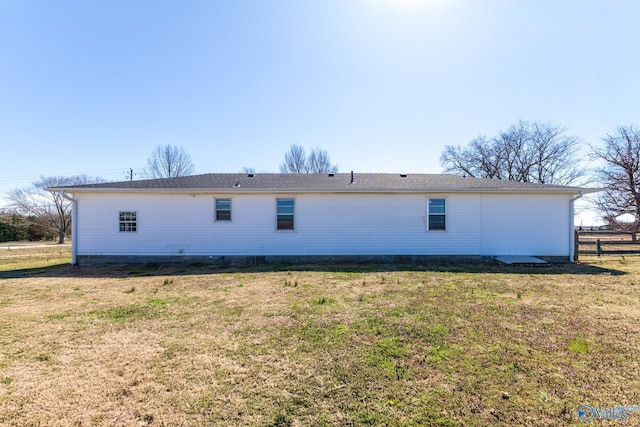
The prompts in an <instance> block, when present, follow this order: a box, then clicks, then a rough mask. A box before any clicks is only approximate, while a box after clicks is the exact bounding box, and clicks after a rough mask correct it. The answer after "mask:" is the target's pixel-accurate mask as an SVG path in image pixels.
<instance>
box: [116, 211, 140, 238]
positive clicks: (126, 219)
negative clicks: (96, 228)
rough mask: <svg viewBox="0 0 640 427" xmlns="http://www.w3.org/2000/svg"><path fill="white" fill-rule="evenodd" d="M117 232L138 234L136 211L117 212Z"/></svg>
mask: <svg viewBox="0 0 640 427" xmlns="http://www.w3.org/2000/svg"><path fill="white" fill-rule="evenodd" d="M118 232H119V233H137V232H138V211H118Z"/></svg>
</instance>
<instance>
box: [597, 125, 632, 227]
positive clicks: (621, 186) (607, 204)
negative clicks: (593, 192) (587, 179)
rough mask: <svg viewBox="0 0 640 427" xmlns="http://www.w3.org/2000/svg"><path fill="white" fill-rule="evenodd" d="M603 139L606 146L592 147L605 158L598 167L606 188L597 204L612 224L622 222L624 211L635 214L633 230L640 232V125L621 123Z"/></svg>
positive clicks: (600, 182)
mask: <svg viewBox="0 0 640 427" xmlns="http://www.w3.org/2000/svg"><path fill="white" fill-rule="evenodd" d="M602 141H603V142H604V147H602V148H594V147H591V154H592V156H593V157H594V158H595V159H599V160H601V161H602V162H603V165H602V167H600V168H598V169H596V170H595V173H596V177H597V180H598V182H599V184H600V185H601V186H602V188H603V190H602V192H601V193H600V194H599V196H598V197H597V199H596V205H597V207H598V209H599V210H600V211H601V212H602V214H603V216H604V219H605V220H607V221H608V222H609V223H610V224H618V225H619V221H618V218H619V217H620V216H621V215H624V214H627V215H631V216H632V217H633V218H634V221H633V222H632V228H633V230H632V231H635V232H640V129H638V128H637V127H634V126H633V125H629V126H619V127H618V129H617V132H616V133H614V134H613V135H609V134H607V136H606V137H605V138H603V139H602Z"/></svg>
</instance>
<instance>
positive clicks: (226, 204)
mask: <svg viewBox="0 0 640 427" xmlns="http://www.w3.org/2000/svg"><path fill="white" fill-rule="evenodd" d="M216 209H218V210H227V211H229V210H231V199H216Z"/></svg>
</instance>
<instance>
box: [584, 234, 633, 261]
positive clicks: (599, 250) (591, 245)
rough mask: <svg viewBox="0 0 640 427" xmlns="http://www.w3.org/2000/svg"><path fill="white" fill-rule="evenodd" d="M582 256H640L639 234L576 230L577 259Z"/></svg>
mask: <svg viewBox="0 0 640 427" xmlns="http://www.w3.org/2000/svg"><path fill="white" fill-rule="evenodd" d="M580 255H597V256H599V257H600V256H604V255H640V240H638V233H627V232H619V231H604V230H576V232H575V258H576V260H577V259H578V258H579V256H580Z"/></svg>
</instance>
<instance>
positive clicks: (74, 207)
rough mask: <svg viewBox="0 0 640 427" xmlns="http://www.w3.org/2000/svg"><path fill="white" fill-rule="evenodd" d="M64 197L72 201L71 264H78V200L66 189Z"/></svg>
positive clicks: (63, 192) (63, 193)
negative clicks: (70, 195) (68, 193)
mask: <svg viewBox="0 0 640 427" xmlns="http://www.w3.org/2000/svg"><path fill="white" fill-rule="evenodd" d="M60 194H61V195H62V197H64V198H65V199H67V200H69V201H70V202H71V265H76V264H78V243H77V242H78V237H77V236H78V201H77V200H76V199H74V198H73V197H69V196H68V195H67V193H65V191H64V190H62V192H61V193H60Z"/></svg>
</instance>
